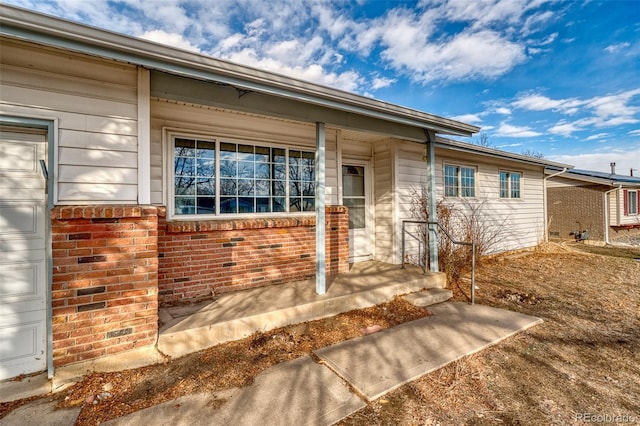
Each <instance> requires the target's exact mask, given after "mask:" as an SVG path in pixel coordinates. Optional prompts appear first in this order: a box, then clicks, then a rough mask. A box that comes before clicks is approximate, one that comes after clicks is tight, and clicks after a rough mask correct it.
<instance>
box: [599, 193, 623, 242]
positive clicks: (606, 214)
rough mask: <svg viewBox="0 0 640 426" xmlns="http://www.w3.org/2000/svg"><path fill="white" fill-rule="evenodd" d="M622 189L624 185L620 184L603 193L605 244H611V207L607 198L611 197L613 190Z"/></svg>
mask: <svg viewBox="0 0 640 426" xmlns="http://www.w3.org/2000/svg"><path fill="white" fill-rule="evenodd" d="M621 189H622V185H618V186H617V187H616V188H613V189H610V190H608V191H606V192H605V193H604V194H603V199H602V201H603V202H604V242H605V244H611V243H610V242H609V226H610V224H609V208H608V205H607V204H609V203H607V199H608V198H609V197H608V196H609V194H610V193H612V192H613V191H619V190H621Z"/></svg>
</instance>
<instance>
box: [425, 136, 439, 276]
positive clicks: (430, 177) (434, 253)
mask: <svg viewBox="0 0 640 426" xmlns="http://www.w3.org/2000/svg"><path fill="white" fill-rule="evenodd" d="M425 133H426V135H427V142H426V143H425V145H426V148H427V156H426V157H427V158H426V161H427V203H428V207H427V209H428V212H429V221H434V222H435V221H437V220H438V212H437V209H436V205H437V200H436V149H435V146H434V143H435V140H436V134H435V132H433V131H431V130H425ZM428 241H429V270H430V271H431V272H438V228H437V225H429V238H428Z"/></svg>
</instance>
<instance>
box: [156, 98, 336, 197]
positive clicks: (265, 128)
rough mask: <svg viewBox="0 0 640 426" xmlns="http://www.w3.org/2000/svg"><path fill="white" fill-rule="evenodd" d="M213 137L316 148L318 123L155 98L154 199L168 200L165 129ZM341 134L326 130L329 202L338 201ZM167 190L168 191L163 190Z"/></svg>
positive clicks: (326, 192)
mask: <svg viewBox="0 0 640 426" xmlns="http://www.w3.org/2000/svg"><path fill="white" fill-rule="evenodd" d="M164 128H166V129H171V130H175V131H176V132H178V133H179V132H180V131H184V132H185V133H192V134H202V135H207V136H210V137H212V138H219V139H225V138H226V139H229V140H235V141H247V142H249V143H251V142H255V143H264V144H269V145H273V146H282V147H299V148H303V149H309V150H314V151H315V147H316V134H315V131H316V130H315V125H314V124H310V123H309V124H307V123H298V122H292V121H286V120H280V119H272V118H267V117H262V116H257V115H253V114H246V113H239V112H232V111H226V110H220V109H216V108H211V107H206V106H200V105H190V104H185V103H178V102H174V101H166V100H161V99H152V101H151V202H152V204H165V203H166V195H165V194H164V192H166V191H165V190H166V188H164V170H163V152H165V151H164V150H163V145H162V144H163V129H164ZM336 140H337V135H336V131H335V130H333V129H326V162H327V163H326V191H325V194H326V195H327V204H328V205H330V204H334V203H337V194H338V187H337V185H338V172H337V154H336V149H337V142H336ZM163 191H164V192H163Z"/></svg>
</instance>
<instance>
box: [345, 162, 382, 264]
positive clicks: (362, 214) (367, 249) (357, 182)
mask: <svg viewBox="0 0 640 426" xmlns="http://www.w3.org/2000/svg"><path fill="white" fill-rule="evenodd" d="M368 170H369V167H368V166H367V165H365V164H344V165H343V166H342V204H343V205H344V206H346V207H348V208H349V262H351V263H352V262H361V261H365V260H371V259H372V258H373V250H374V246H375V240H374V232H373V215H372V214H371V213H372V212H371V203H370V192H371V191H370V188H369V186H370V185H369V180H370V179H369V176H368V174H369V172H368Z"/></svg>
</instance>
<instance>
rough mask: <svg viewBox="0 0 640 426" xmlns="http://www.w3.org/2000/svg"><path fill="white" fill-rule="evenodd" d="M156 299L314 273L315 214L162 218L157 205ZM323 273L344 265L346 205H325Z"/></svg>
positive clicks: (199, 294) (346, 255)
mask: <svg viewBox="0 0 640 426" xmlns="http://www.w3.org/2000/svg"><path fill="white" fill-rule="evenodd" d="M158 216H159V241H158V243H159V244H158V251H159V258H160V259H159V269H158V285H159V299H160V302H171V301H176V300H182V299H192V298H199V297H206V296H211V295H212V294H215V293H218V294H219V293H224V292H228V291H234V290H241V289H246V288H252V287H260V286H265V285H270V284H277V283H283V282H287V281H294V280H300V279H305V278H309V277H312V276H314V275H315V259H316V257H315V217H308V216H306V217H293V216H291V217H283V218H261V219H246V220H215V221H212V220H209V221H184V222H179V221H174V222H167V221H166V217H165V210H164V209H163V208H159V211H158ZM326 223H327V237H326V245H327V250H326V262H327V273H328V274H337V273H343V272H347V271H348V269H349V221H348V211H347V208H346V207H342V206H331V207H328V208H327V209H326Z"/></svg>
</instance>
